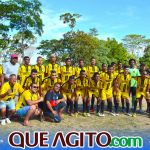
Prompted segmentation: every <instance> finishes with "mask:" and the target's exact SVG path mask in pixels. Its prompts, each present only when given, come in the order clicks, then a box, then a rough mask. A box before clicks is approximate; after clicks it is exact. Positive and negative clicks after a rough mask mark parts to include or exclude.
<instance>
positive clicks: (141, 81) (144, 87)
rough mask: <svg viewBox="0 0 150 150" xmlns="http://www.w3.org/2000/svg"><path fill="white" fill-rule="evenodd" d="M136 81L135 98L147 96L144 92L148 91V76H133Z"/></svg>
mask: <svg viewBox="0 0 150 150" xmlns="http://www.w3.org/2000/svg"><path fill="white" fill-rule="evenodd" d="M134 79H135V80H136V81H137V91H136V98H140V97H141V96H144V97H145V98H148V95H147V93H146V92H149V91H148V86H149V84H150V78H148V77H146V78H142V77H141V76H138V77H135V78H134Z"/></svg>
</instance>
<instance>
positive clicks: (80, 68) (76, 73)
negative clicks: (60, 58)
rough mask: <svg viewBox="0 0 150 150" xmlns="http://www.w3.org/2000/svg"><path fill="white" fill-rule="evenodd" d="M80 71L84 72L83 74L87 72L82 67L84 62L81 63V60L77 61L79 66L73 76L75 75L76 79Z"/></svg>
mask: <svg viewBox="0 0 150 150" xmlns="http://www.w3.org/2000/svg"><path fill="white" fill-rule="evenodd" d="M81 70H84V71H85V73H86V72H87V71H86V70H87V69H86V67H85V66H84V61H83V59H80V60H79V66H78V67H76V68H75V75H76V77H79V76H80V71H81Z"/></svg>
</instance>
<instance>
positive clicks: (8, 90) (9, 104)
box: [0, 74, 24, 125]
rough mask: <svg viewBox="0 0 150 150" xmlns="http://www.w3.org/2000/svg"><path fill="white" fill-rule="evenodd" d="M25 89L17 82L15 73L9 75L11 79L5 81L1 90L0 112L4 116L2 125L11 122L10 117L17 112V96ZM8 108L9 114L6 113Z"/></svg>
mask: <svg viewBox="0 0 150 150" xmlns="http://www.w3.org/2000/svg"><path fill="white" fill-rule="evenodd" d="M23 91H24V89H23V88H22V87H21V85H20V84H19V83H17V77H16V75H15V74H11V75H10V76H9V81H8V82H5V83H4V84H3V85H2V87H1V91H0V113H1V116H2V120H1V125H5V124H6V123H11V121H10V117H11V116H12V115H13V114H14V113H15V100H14V99H15V96H16V95H17V94H18V93H19V94H21V93H22V92H23ZM7 110H8V114H6V112H7Z"/></svg>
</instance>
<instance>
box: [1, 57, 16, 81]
mask: <svg viewBox="0 0 150 150" xmlns="http://www.w3.org/2000/svg"><path fill="white" fill-rule="evenodd" d="M3 68H4V79H5V81H8V80H9V76H10V75H11V74H15V75H16V76H17V74H18V69H19V63H18V56H17V54H12V55H11V58H10V61H9V62H6V63H5V64H4V66H3Z"/></svg>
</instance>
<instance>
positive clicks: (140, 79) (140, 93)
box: [132, 71, 150, 117]
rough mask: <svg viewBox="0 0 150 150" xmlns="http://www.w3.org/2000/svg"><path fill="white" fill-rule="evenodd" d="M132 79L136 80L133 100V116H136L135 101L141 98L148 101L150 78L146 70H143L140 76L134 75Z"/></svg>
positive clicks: (149, 96)
mask: <svg viewBox="0 0 150 150" xmlns="http://www.w3.org/2000/svg"><path fill="white" fill-rule="evenodd" d="M134 79H135V80H136V81H137V91H136V100H135V101H134V109H133V115H132V116H133V117H135V116H136V107H137V102H138V101H139V100H140V99H141V100H142V99H143V98H145V99H146V100H147V101H149V98H150V93H149V90H150V78H149V77H148V74H147V72H146V71H143V72H142V74H141V76H137V77H134Z"/></svg>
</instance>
